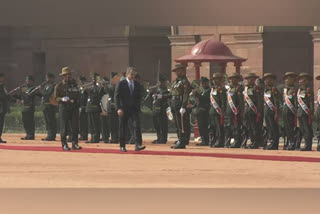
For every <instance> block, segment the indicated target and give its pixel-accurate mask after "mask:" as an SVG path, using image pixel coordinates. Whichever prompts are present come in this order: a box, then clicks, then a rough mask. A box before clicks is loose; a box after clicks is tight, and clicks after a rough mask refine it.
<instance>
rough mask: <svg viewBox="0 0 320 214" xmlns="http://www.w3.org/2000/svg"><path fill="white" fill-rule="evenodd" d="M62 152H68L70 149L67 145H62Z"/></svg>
mask: <svg viewBox="0 0 320 214" xmlns="http://www.w3.org/2000/svg"><path fill="white" fill-rule="evenodd" d="M62 150H63V151H69V150H70V148H69V147H68V144H64V145H63V146H62Z"/></svg>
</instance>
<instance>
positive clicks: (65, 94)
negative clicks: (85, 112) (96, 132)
mask: <svg viewBox="0 0 320 214" xmlns="http://www.w3.org/2000/svg"><path fill="white" fill-rule="evenodd" d="M70 74H71V71H70V69H69V68H68V67H64V68H63V69H62V73H61V74H60V76H64V75H70ZM55 96H56V100H57V102H59V115H60V116H59V119H60V135H61V143H62V148H63V150H70V149H69V147H68V144H67V130H68V126H69V124H71V130H70V135H71V136H72V149H75V150H78V149H81V147H80V146H78V133H79V89H78V86H77V83H76V81H75V80H74V79H69V80H67V81H66V80H63V81H62V82H61V83H59V84H58V85H56V87H55Z"/></svg>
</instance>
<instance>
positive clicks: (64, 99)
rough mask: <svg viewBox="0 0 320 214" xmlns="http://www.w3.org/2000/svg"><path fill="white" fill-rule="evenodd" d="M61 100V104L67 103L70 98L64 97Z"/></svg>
mask: <svg viewBox="0 0 320 214" xmlns="http://www.w3.org/2000/svg"><path fill="white" fill-rule="evenodd" d="M61 100H62V102H68V101H69V100H70V97H67V96H66V97H62V99H61Z"/></svg>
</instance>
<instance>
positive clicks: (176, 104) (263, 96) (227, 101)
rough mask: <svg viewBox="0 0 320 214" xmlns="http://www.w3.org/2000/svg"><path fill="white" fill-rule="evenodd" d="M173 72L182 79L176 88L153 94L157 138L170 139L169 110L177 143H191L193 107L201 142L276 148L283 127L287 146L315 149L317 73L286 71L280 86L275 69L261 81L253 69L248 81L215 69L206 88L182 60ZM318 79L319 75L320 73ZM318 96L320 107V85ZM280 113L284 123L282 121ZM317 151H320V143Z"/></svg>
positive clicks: (162, 87)
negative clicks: (191, 75) (189, 76)
mask: <svg viewBox="0 0 320 214" xmlns="http://www.w3.org/2000/svg"><path fill="white" fill-rule="evenodd" d="M173 72H175V73H176V76H177V78H176V80H175V81H174V82H173V83H172V86H171V90H170V91H169V90H168V89H166V87H165V85H164V84H163V83H161V84H160V87H159V89H158V91H157V92H156V93H155V94H154V95H153V98H154V101H153V103H154V106H153V112H154V118H155V128H156V130H157V136H158V139H157V140H156V141H154V143H165V142H166V138H167V117H165V114H166V113H167V115H168V117H169V118H170V117H172V119H173V121H174V123H175V125H176V128H177V136H178V139H179V140H178V141H176V143H175V145H174V146H172V148H174V149H184V148H186V145H188V144H189V139H190V113H191V112H193V113H194V114H195V115H196V116H197V121H198V126H199V132H200V136H201V143H199V144H197V145H199V146H210V147H213V148H221V147H228V148H240V147H243V148H248V149H258V148H260V147H263V148H264V149H266V150H277V149H278V148H279V138H280V134H281V132H280V130H282V135H281V136H283V137H284V138H285V143H284V149H285V150H301V151H310V150H312V140H313V129H312V123H313V121H315V123H316V125H317V127H318V130H319V128H320V108H318V110H317V112H316V113H315V114H314V103H315V102H314V92H313V90H312V88H311V87H310V83H311V81H312V76H310V75H309V74H308V73H300V74H299V75H298V74H295V73H293V72H287V73H286V74H285V75H284V76H283V81H284V85H282V86H279V87H276V86H275V80H276V76H275V75H273V74H271V73H265V74H264V76H263V78H262V80H261V79H260V78H259V77H258V76H257V75H256V74H255V73H248V74H247V75H246V76H245V77H244V79H245V82H246V83H245V85H244V84H243V77H242V76H241V75H240V74H238V73H233V74H231V75H230V76H229V77H228V79H229V83H227V84H225V76H224V75H223V74H221V73H214V74H213V77H212V82H211V83H210V81H209V79H207V78H205V77H202V78H201V87H196V88H195V89H192V85H191V84H190V83H189V81H188V79H187V77H186V67H185V66H184V65H181V64H177V65H176V67H175V68H174V69H173ZM316 79H317V80H320V76H318V77H317V78H316ZM160 82H164V80H162V81H160ZM297 82H298V84H297ZM190 92H191V93H190ZM317 97H318V100H317V102H316V103H317V105H318V106H320V89H319V92H318V96H317ZM192 98H194V101H195V102H194V104H192ZM280 117H281V118H282V121H283V127H280V125H279V118H280ZM319 131H320V130H319ZM249 139H250V142H251V143H250V144H249V143H247V142H248V140H249ZM302 139H304V146H303V147H302V148H301V146H300V143H301V141H302ZM318 139H320V138H319V137H318ZM318 142H319V141H318ZM317 150H318V151H319V150H320V145H319V143H318V146H317Z"/></svg>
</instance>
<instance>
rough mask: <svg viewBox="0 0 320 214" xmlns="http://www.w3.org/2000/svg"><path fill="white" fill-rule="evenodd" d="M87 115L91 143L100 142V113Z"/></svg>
mask: <svg viewBox="0 0 320 214" xmlns="http://www.w3.org/2000/svg"><path fill="white" fill-rule="evenodd" d="M87 114H88V123H89V130H90V134H91V141H94V142H99V141H100V130H101V123H100V112H87Z"/></svg>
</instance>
